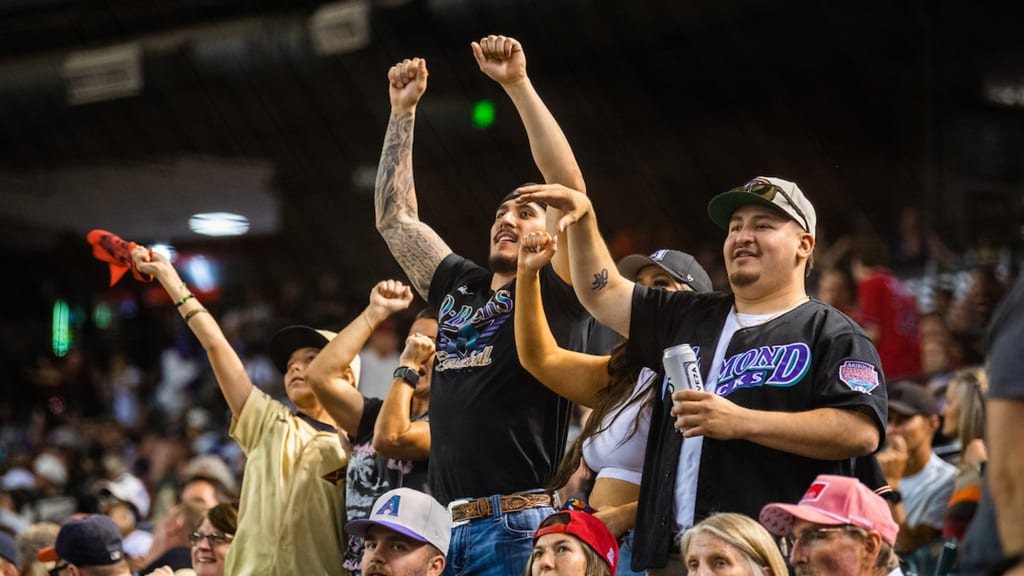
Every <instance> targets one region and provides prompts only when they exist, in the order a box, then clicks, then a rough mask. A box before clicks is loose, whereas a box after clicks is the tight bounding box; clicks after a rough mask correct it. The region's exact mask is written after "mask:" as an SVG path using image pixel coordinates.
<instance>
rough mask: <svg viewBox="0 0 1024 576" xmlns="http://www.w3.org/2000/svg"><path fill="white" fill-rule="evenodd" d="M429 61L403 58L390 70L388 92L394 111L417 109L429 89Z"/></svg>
mask: <svg viewBox="0 0 1024 576" xmlns="http://www.w3.org/2000/svg"><path fill="white" fill-rule="evenodd" d="M428 75H429V74H428V72H427V61H426V60H424V59H422V58H413V59H411V60H409V59H406V60H402V61H401V62H399V63H398V64H395V65H394V66H392V67H391V69H390V70H388V92H389V94H390V96H391V111H392V112H408V111H412V110H415V109H416V104H418V103H419V101H420V98H422V97H423V93H424V92H426V90H427V76H428Z"/></svg>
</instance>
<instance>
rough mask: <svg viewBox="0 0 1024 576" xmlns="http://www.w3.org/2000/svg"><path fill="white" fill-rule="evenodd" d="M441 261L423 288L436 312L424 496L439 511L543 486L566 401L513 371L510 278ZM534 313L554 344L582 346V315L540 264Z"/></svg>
mask: <svg viewBox="0 0 1024 576" xmlns="http://www.w3.org/2000/svg"><path fill="white" fill-rule="evenodd" d="M491 278H492V274H491V272H490V271H488V270H487V269H485V268H482V267H480V266H478V265H476V264H475V263H473V262H472V261H470V260H466V259H465V258H462V257H461V256H458V255H455V254H451V255H449V256H448V257H447V258H445V259H444V261H442V262H441V265H440V266H439V267H438V269H437V272H435V273H434V278H433V281H432V282H431V285H430V302H429V303H430V305H431V306H433V307H434V308H435V309H437V311H438V334H437V360H436V361H435V364H434V375H433V379H432V381H431V385H430V437H431V441H430V468H429V471H428V475H429V478H430V491H431V493H432V494H433V495H434V497H435V498H437V499H438V501H440V502H441V503H443V504H447V503H448V502H450V501H451V500H453V499H458V498H479V497H483V496H490V495H493V494H511V493H514V492H521V491H525V490H534V489H537V488H543V487H544V486H545V484H547V482H548V481H550V479H551V476H552V474H553V473H554V470H555V468H556V467H557V466H558V462H559V460H560V459H561V457H562V453H563V452H564V451H565V440H566V433H567V431H568V425H569V417H570V402H569V401H568V400H565V399H564V398H561V397H560V396H558V395H557V394H555V393H554V392H552V391H550V390H549V389H547V388H546V387H545V386H544V385H543V384H541V383H540V382H538V381H537V379H535V378H534V377H533V376H532V375H530V373H529V372H527V371H526V370H525V369H524V368H523V367H522V366H521V365H520V364H519V358H518V355H517V353H516V344H515V334H514V333H513V325H514V322H513V307H514V304H515V280H513V281H511V282H509V283H507V284H505V285H504V286H502V287H501V288H499V289H498V290H495V291H492V290H491V288H490V285H491ZM540 281H541V294H542V296H543V298H544V312H545V314H547V317H548V322H549V324H550V326H551V332H552V333H553V334H554V336H555V339H556V340H557V341H558V343H559V345H560V346H563V347H566V348H570V349H573V350H580V349H581V348H582V346H581V344H582V340H583V332H584V329H585V323H586V319H587V317H588V316H587V313H586V311H585V310H584V309H583V307H582V306H581V305H580V303H579V301H578V300H577V299H576V295H575V294H574V293H573V290H572V287H571V286H569V285H568V284H566V283H565V282H563V281H562V280H561V279H560V278H559V277H558V275H557V274H555V272H554V270H553V269H552V268H551V266H550V265H548V266H545V267H544V268H543V269H541V271H540Z"/></svg>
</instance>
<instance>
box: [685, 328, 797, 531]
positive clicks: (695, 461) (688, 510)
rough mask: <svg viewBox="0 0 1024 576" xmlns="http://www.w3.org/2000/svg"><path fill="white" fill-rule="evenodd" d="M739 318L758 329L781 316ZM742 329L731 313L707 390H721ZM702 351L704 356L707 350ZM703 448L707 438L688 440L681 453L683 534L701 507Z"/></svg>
mask: <svg viewBox="0 0 1024 576" xmlns="http://www.w3.org/2000/svg"><path fill="white" fill-rule="evenodd" d="M739 316H741V321H742V322H743V323H744V324H745V325H747V326H756V325H758V324H760V323H763V322H766V321H768V320H770V319H771V318H773V317H774V316H777V314H740V315H739ZM741 328H742V327H741V326H740V325H739V323H737V322H736V315H734V314H729V315H728V316H727V317H726V318H725V325H724V326H722V333H721V334H720V335H719V336H718V343H717V344H716V345H715V357H714V359H713V360H712V361H711V370H710V371H709V372H708V378H707V383H706V384H705V386H704V390H705V391H707V392H712V393H714V391H715V389H716V388H717V387H718V373H719V371H720V370H721V369H722V362H723V361H724V360H725V351H726V349H727V348H728V347H729V342H731V341H732V336H733V334H735V333H736V331H737V330H740V329H741ZM701 352H702V353H703V350H702V351H701ZM703 446H704V437H703V436H695V437H693V438H685V439H683V446H682V448H681V449H680V451H679V465H678V466H677V467H676V491H675V498H674V500H673V505H674V508H675V515H676V524H677V525H678V528H679V532H680V533H682V532H683V531H684V530H686V529H687V528H689V527H690V526H693V515H694V511H695V509H696V504H697V475H698V472H699V471H700V453H701V448H702V447H703Z"/></svg>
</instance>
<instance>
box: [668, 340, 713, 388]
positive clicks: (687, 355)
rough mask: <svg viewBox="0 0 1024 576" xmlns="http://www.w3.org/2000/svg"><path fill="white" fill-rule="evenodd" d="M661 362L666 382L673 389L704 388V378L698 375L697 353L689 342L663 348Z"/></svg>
mask: <svg viewBox="0 0 1024 576" xmlns="http://www.w3.org/2000/svg"><path fill="white" fill-rule="evenodd" d="M661 363H662V365H663V366H664V367H665V374H666V375H667V376H668V384H669V386H670V387H671V389H672V390H673V391H675V390H700V391H703V390H704V379H703V378H701V376H700V364H698V363H697V354H696V352H694V351H693V348H692V347H691V346H690V345H689V344H679V345H677V346H671V347H669V348H665V351H664V352H663V353H662V355H661Z"/></svg>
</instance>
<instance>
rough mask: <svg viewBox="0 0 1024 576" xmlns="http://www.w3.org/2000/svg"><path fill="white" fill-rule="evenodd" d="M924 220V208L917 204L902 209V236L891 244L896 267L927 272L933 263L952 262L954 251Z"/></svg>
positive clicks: (945, 264) (948, 264)
mask: <svg viewBox="0 0 1024 576" xmlns="http://www.w3.org/2000/svg"><path fill="white" fill-rule="evenodd" d="M922 220H923V217H922V216H921V209H920V208H919V207H917V206H905V207H904V208H903V209H902V210H901V211H900V222H899V228H898V232H899V236H897V238H896V239H895V241H894V242H893V244H892V264H893V266H896V267H898V268H900V269H906V268H911V269H913V270H914V271H915V272H922V271H924V268H925V266H927V265H928V264H931V263H937V264H940V265H942V266H944V267H947V268H948V267H949V266H950V264H952V263H953V257H954V255H953V253H952V252H950V250H949V248H947V247H946V245H945V244H944V243H943V242H942V239H940V238H939V235H938V234H936V233H935V232H934V231H933V230H931V229H929V228H927V227H926V226H925V223H924V222H923V221H922Z"/></svg>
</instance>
